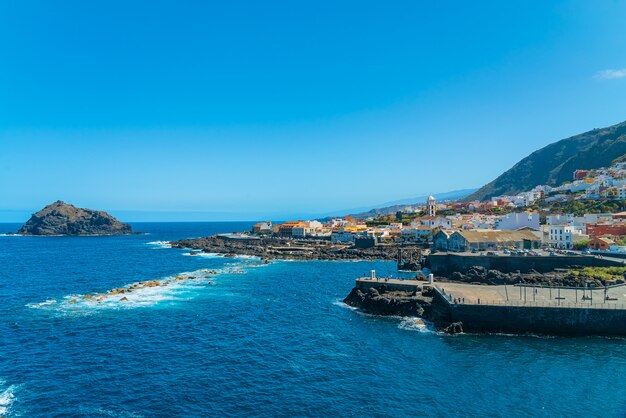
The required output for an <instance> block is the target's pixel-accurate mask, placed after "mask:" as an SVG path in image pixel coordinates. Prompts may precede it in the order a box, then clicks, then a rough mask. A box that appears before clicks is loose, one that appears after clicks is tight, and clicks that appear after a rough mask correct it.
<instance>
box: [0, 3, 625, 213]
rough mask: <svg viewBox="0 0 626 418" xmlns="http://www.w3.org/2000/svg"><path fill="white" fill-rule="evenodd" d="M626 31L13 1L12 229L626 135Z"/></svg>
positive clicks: (479, 162) (378, 192) (417, 190)
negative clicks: (39, 213)
mask: <svg viewBox="0 0 626 418" xmlns="http://www.w3.org/2000/svg"><path fill="white" fill-rule="evenodd" d="M625 21H626V2H624V1H551V2H545V1H534V2H533V1H517V2H502V1H482V2H468V1H445V2H435V1H403V2H398V1H386V2H368V1H362V0H358V1H343V2H342V1H328V2H326V1H314V2H313V1H311V2H301V1H285V2H273V1H267V2H259V1H228V2H204V1H197V2H193V1H185V2H180V1H178V2H174V1H171V2H163V1H145V2H142V1H133V2H128V1H106V2H86V1H82V0H81V1H63V2H50V1H46V2H43V1H28V0H19V1H10V0H8V1H3V2H2V3H1V4H0V221H2V220H4V221H22V220H25V218H26V217H27V215H28V213H30V212H32V211H34V210H37V209H39V208H41V207H43V206H44V205H45V204H47V203H50V202H52V201H54V200H56V199H63V200H66V201H69V202H71V203H74V204H76V205H79V206H83V207H94V208H99V209H104V210H110V211H112V212H113V213H114V214H116V213H117V214H119V215H120V216H121V217H122V218H123V219H124V218H126V219H125V220H141V219H159V218H162V219H181V220H184V219H194V220H198V219H207V220H211V219H213V220H222V219H256V218H265V217H267V216H271V217H274V218H284V217H291V216H298V215H307V214H315V213H324V212H328V211H333V210H337V209H344V208H346V209H347V208H356V207H363V206H368V205H375V204H378V203H383V202H386V201H390V200H395V199H401V198H406V197H411V196H418V195H421V194H424V193H434V192H443V191H449V190H454V189H461V188H469V187H478V186H481V185H482V184H484V183H486V182H488V181H490V180H492V179H493V178H494V177H496V176H497V175H498V174H500V173H501V172H502V171H504V170H506V169H507V168H509V167H510V166H511V165H512V164H514V163H515V162H516V161H518V160H519V159H520V158H522V157H524V156H525V155H527V154H528V153H530V152H532V151H533V150H535V149H537V148H540V147H542V146H544V145H546V144H548V143H550V142H554V141H556V140H558V139H561V138H564V137H567V136H570V135H573V134H577V133H580V132H583V131H587V130H589V129H592V128H595V127H602V126H606V125H610V124H613V123H617V122H620V121H623V120H626V24H624V22H625ZM150 212H153V213H150Z"/></svg>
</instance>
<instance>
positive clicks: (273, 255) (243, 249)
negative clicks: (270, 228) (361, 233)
mask: <svg viewBox="0 0 626 418" xmlns="http://www.w3.org/2000/svg"><path fill="white" fill-rule="evenodd" d="M171 245H172V247H173V248H191V249H194V250H201V251H204V252H207V253H217V254H224V255H225V256H228V257H233V256H235V255H236V254H239V255H253V256H257V257H260V258H265V259H283V260H331V261H332V260H337V261H340V260H372V261H373V260H395V259H396V257H397V253H398V247H396V246H392V245H381V246H375V247H373V248H355V247H354V246H352V245H349V244H339V243H333V242H330V241H328V240H316V239H302V240H293V239H281V238H252V237H250V238H243V239H242V238H238V239H232V238H228V237H225V236H222V235H214V236H210V237H206V238H193V239H185V240H180V241H173V242H172V243H171Z"/></svg>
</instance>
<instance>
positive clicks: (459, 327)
mask: <svg viewBox="0 0 626 418" xmlns="http://www.w3.org/2000/svg"><path fill="white" fill-rule="evenodd" d="M442 331H443V332H445V333H446V334H461V333H462V332H463V322H453V323H451V324H450V325H448V326H447V327H444V328H443V330H442Z"/></svg>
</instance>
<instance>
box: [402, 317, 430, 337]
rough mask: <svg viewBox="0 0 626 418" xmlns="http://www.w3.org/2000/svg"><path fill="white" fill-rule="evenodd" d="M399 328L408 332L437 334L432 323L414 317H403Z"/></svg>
mask: <svg viewBox="0 0 626 418" xmlns="http://www.w3.org/2000/svg"><path fill="white" fill-rule="evenodd" d="M398 328H400V329H404V330H407V331H417V332H425V333H434V332H437V331H436V330H435V326H434V325H433V324H432V323H430V322H428V321H426V320H425V319H422V318H419V317H412V316H408V317H402V319H401V321H400V323H399V324H398Z"/></svg>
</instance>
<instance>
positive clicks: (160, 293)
mask: <svg viewBox="0 0 626 418" xmlns="http://www.w3.org/2000/svg"><path fill="white" fill-rule="evenodd" d="M229 271H230V269H226V270H225V271H222V270H207V269H202V270H196V271H192V272H184V273H180V274H178V275H176V276H171V277H166V278H164V279H160V280H158V281H154V280H146V281H141V282H134V283H130V284H128V285H126V286H122V287H120V288H117V289H111V290H109V291H105V292H102V293H89V294H79V293H76V294H70V295H66V296H63V297H62V298H60V299H58V300H57V299H47V300H45V301H43V302H39V303H29V304H27V305H26V306H27V307H29V308H34V309H46V310H54V311H58V312H63V313H86V312H93V311H99V310H111V309H118V310H119V309H133V308H139V307H147V306H153V305H156V304H158V303H162V302H167V301H180V300H187V299H190V298H192V297H193V296H194V292H195V291H197V290H198V289H202V288H205V287H208V286H211V285H213V284H215V282H214V281H213V277H215V276H216V275H218V274H221V273H223V272H229ZM120 290H123V291H124V292H120Z"/></svg>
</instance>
